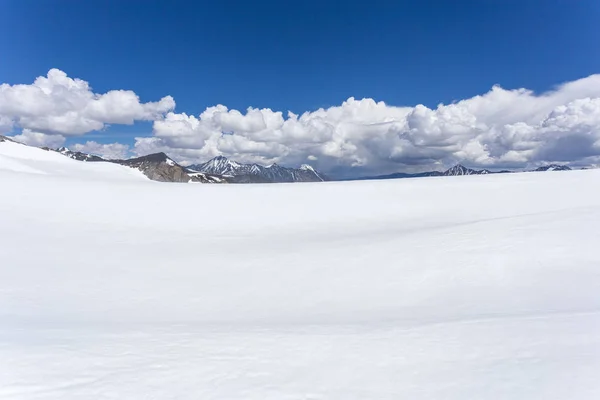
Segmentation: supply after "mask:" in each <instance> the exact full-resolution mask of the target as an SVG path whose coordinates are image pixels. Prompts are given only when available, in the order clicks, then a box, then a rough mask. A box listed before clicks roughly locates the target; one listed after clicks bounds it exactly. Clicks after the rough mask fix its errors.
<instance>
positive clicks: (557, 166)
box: [535, 164, 571, 172]
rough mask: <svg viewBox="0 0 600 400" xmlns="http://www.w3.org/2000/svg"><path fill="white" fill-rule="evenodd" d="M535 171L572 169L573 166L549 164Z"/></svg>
mask: <svg viewBox="0 0 600 400" xmlns="http://www.w3.org/2000/svg"><path fill="white" fill-rule="evenodd" d="M535 171H536V172H543V171H571V168H569V167H567V166H566V165H558V164H549V165H544V166H543V167H539V168H536V169H535Z"/></svg>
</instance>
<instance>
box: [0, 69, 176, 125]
mask: <svg viewBox="0 0 600 400" xmlns="http://www.w3.org/2000/svg"><path fill="white" fill-rule="evenodd" d="M174 108H175V101H174V100H173V98H172V97H171V96H166V97H163V98H162V99H160V101H158V102H149V103H141V102H140V99H139V97H138V96H137V95H136V94H135V93H134V92H132V91H130V90H111V91H109V92H107V93H104V94H97V93H94V92H93V91H92V89H91V87H90V86H89V84H88V82H86V81H83V80H81V79H73V78H70V77H68V76H67V74H66V73H65V72H63V71H61V70H58V69H51V70H50V71H49V72H48V75H47V76H45V77H43V76H41V77H38V78H37V79H36V80H35V81H34V82H33V84H30V85H9V84H6V83H4V84H1V85H0V133H3V132H4V133H6V132H9V131H10V130H12V129H13V128H14V127H18V128H21V129H24V130H25V129H29V130H32V131H36V132H41V133H44V134H59V135H64V136H74V135H82V134H85V133H87V132H91V131H97V130H101V129H103V128H105V127H106V126H107V124H128V125H130V124H133V123H134V121H153V120H155V119H159V118H162V117H163V116H164V114H165V113H166V112H168V111H171V110H173V109H174Z"/></svg>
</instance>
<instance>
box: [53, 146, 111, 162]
mask: <svg viewBox="0 0 600 400" xmlns="http://www.w3.org/2000/svg"><path fill="white" fill-rule="evenodd" d="M44 150H52V149H49V148H44ZM55 151H57V152H59V153H60V154H62V155H65V156H67V157H69V158H72V159H74V160H78V161H107V160H105V159H104V158H102V157H99V156H96V155H94V154H88V153H83V152H81V151H72V150H69V149H68V148H67V147H60V148H58V149H56V150H55Z"/></svg>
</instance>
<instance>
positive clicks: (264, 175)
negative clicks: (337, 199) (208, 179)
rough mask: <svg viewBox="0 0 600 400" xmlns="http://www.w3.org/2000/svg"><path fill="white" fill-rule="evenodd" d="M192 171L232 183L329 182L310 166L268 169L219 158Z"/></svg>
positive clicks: (272, 167) (274, 166) (195, 166)
mask: <svg viewBox="0 0 600 400" xmlns="http://www.w3.org/2000/svg"><path fill="white" fill-rule="evenodd" d="M188 170H190V171H197V172H204V173H206V174H213V175H220V176H223V177H225V178H227V179H228V181H229V182H232V183H272V182H324V181H327V180H329V179H328V178H327V177H326V176H325V175H323V174H321V173H320V172H318V171H316V170H315V169H314V168H313V167H311V166H310V165H308V164H303V165H302V166H300V168H286V167H282V166H280V165H277V164H271V165H268V166H266V167H264V166H262V165H258V164H242V163H238V162H236V161H232V160H229V159H228V158H227V157H224V156H217V157H215V158H213V159H211V160H209V161H207V162H205V163H202V164H193V165H190V166H189V167H188Z"/></svg>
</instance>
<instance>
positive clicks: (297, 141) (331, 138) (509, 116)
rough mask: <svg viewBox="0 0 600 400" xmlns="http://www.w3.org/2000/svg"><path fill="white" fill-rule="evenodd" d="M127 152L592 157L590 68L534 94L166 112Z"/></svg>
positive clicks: (597, 115)
mask: <svg viewBox="0 0 600 400" xmlns="http://www.w3.org/2000/svg"><path fill="white" fill-rule="evenodd" d="M153 134H154V135H153V137H151V138H138V139H137V140H136V144H135V147H134V149H133V151H134V152H135V153H138V154H147V153H150V152H153V151H164V152H167V153H169V154H171V155H172V156H174V157H177V158H179V159H180V160H182V161H184V162H197V161H202V160H205V159H208V158H210V157H213V156H216V155H218V154H225V155H227V156H231V157H233V158H235V159H238V160H240V161H245V162H263V163H265V162H267V163H270V162H278V163H282V164H299V163H303V162H310V163H312V164H313V165H316V166H317V167H318V168H320V169H322V170H324V171H336V170H344V169H345V170H352V169H354V170H356V171H374V172H375V171H376V172H386V171H397V170H423V169H430V168H438V167H442V166H449V165H451V164H454V163H457V162H462V163H466V164H469V165H471V166H474V167H486V168H493V167H513V168H518V167H525V166H528V165H531V164H541V163H546V162H574V163H585V162H589V163H592V162H598V161H599V160H600V75H592V76H590V77H587V78H584V79H580V80H577V81H573V82H569V83H566V84H563V85H561V86H558V87H557V88H555V89H554V90H552V91H549V92H546V93H542V94H536V93H534V92H532V91H530V90H526V89H516V90H507V89H503V88H501V87H500V86H494V87H493V88H492V89H491V90H490V91H489V92H487V93H485V94H483V95H480V96H475V97H472V98H469V99H465V100H462V101H459V102H456V103H453V104H448V105H444V104H440V105H439V106H438V107H436V108H434V109H430V108H428V107H425V106H423V105H417V106H415V107H395V106H390V105H388V104H385V103H383V102H376V101H374V100H373V99H362V100H356V99H354V98H350V99H348V100H347V101H345V102H343V103H342V104H341V105H340V106H335V107H330V108H327V109H318V110H316V111H312V112H305V113H304V114H302V115H296V114H293V113H291V112H288V113H287V114H286V115H285V116H284V114H283V113H282V112H280V111H273V110H271V109H268V108H265V109H255V108H249V109H248V110H246V112H245V113H242V112H240V111H238V110H229V109H228V108H227V107H226V106H224V105H217V106H214V107H209V108H207V109H206V110H205V111H204V112H202V113H201V114H200V115H198V116H194V115H188V114H185V113H175V112H169V113H168V114H167V115H166V117H165V118H164V119H160V120H156V121H155V122H154V126H153Z"/></svg>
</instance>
